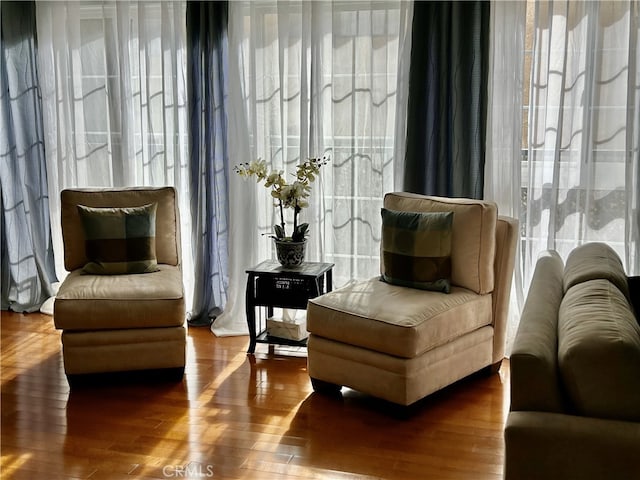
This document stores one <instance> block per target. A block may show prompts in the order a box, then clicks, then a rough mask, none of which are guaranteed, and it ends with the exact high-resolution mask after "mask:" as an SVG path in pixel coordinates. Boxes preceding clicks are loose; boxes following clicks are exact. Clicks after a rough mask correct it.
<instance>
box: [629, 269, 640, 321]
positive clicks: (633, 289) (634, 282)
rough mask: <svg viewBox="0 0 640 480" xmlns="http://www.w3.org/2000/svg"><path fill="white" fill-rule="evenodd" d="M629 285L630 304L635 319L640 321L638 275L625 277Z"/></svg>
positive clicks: (639, 277)
mask: <svg viewBox="0 0 640 480" xmlns="http://www.w3.org/2000/svg"><path fill="white" fill-rule="evenodd" d="M627 284H628V285H629V298H631V306H632V307H633V312H634V314H635V316H636V320H638V322H640V276H633V277H627Z"/></svg>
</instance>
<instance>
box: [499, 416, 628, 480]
mask: <svg viewBox="0 0 640 480" xmlns="http://www.w3.org/2000/svg"><path fill="white" fill-rule="evenodd" d="M504 435H505V466H504V479H505V480H512V479H518V480H524V479H541V480H542V479H544V480H549V479H563V480H567V479H580V480H591V479H593V480H600V479H603V478H606V479H608V480H627V479H629V478H635V475H637V473H638V468H640V467H639V466H640V423H634V422H622V421H616V420H603V419H597V418H589V417H577V416H573V415H564V414H559V413H545V412H510V413H509V417H508V419H507V425H506V428H505V434H504Z"/></svg>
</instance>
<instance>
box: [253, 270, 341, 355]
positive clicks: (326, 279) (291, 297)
mask: <svg viewBox="0 0 640 480" xmlns="http://www.w3.org/2000/svg"><path fill="white" fill-rule="evenodd" d="M332 269H333V263H319V262H305V263H303V264H302V265H300V266H299V267H292V268H286V267H283V266H282V265H280V264H279V263H278V262H276V261H274V260H266V261H264V262H262V263H260V264H259V265H256V266H255V267H253V268H250V269H248V270H247V273H248V278H247V291H246V308H247V324H248V326H249V349H248V350H247V353H254V352H255V350H256V343H269V344H279V345H294V346H305V345H306V344H307V341H306V339H305V340H300V341H295V340H287V339H283V338H274V337H269V336H268V335H267V329H266V322H265V324H264V325H263V324H262V322H259V323H260V325H256V307H266V308H267V317H272V316H273V309H274V307H278V308H296V309H301V310H306V308H307V301H308V300H309V299H310V298H314V297H317V296H318V295H322V294H323V293H325V292H330V291H331V290H332V288H333V279H332Z"/></svg>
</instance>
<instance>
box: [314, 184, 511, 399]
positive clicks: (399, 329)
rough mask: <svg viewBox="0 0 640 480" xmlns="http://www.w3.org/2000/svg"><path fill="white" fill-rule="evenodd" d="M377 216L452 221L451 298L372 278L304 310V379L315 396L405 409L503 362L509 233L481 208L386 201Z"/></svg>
mask: <svg viewBox="0 0 640 480" xmlns="http://www.w3.org/2000/svg"><path fill="white" fill-rule="evenodd" d="M384 207H385V208H387V209H391V210H399V211H413V212H448V211H453V212H454V217H453V227H452V249H451V263H452V274H451V284H452V288H451V293H449V294H445V293H441V292H433V291H425V290H418V289H413V288H407V287H402V286H396V285H390V284H388V283H385V282H382V281H381V280H380V278H379V277H375V278H372V279H369V280H366V281H360V282H356V283H353V284H350V285H347V286H345V287H343V288H340V289H338V290H334V291H333V292H330V293H327V294H325V295H322V296H320V297H317V298H315V299H312V300H310V301H309V304H308V308H307V329H308V330H309V340H308V370H309V375H310V377H311V378H312V380H313V382H314V386H316V387H320V386H322V387H325V388H326V387H327V386H330V385H334V386H348V387H351V388H354V389H356V390H360V391H362V392H365V393H368V394H370V395H374V396H376V397H380V398H383V399H386V400H389V401H391V402H395V403H398V404H401V405H410V404H412V403H414V402H415V401H416V400H419V399H420V398H422V397H424V396H426V395H429V394H430V393H432V392H434V391H436V390H438V389H441V388H443V387H445V386H447V385H449V384H451V383H453V382H455V381H457V380H460V379H461V378H463V377H465V376H467V375H469V374H471V373H473V372H476V371H478V370H481V369H482V368H485V367H488V366H490V365H492V364H497V363H499V362H500V361H501V360H502V358H503V357H504V335H505V324H506V317H507V310H508V302H509V290H510V288H511V276H512V272H513V265H514V259H515V245H516V236H517V223H516V221H515V220H513V219H509V218H504V217H498V213H497V207H496V205H495V204H493V203H491V202H485V201H479V200H469V199H447V198H441V197H427V196H422V195H416V194H409V193H390V194H387V195H386V196H385V199H384ZM381 268H382V266H381Z"/></svg>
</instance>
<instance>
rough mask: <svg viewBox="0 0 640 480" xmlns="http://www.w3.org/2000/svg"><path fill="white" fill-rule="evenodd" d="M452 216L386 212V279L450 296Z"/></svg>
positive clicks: (446, 214) (393, 282) (384, 241)
mask: <svg viewBox="0 0 640 480" xmlns="http://www.w3.org/2000/svg"><path fill="white" fill-rule="evenodd" d="M452 220H453V213H452V212H442V213H440V212H432V213H424V212H398V211H395V210H388V209H386V208H383V209H382V264H383V266H384V268H383V272H382V279H383V280H384V281H385V282H387V283H391V284H393V285H400V286H404V287H411V288H419V289H422V290H435V291H440V292H445V293H449V290H450V288H451V283H450V282H451V223H452Z"/></svg>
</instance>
